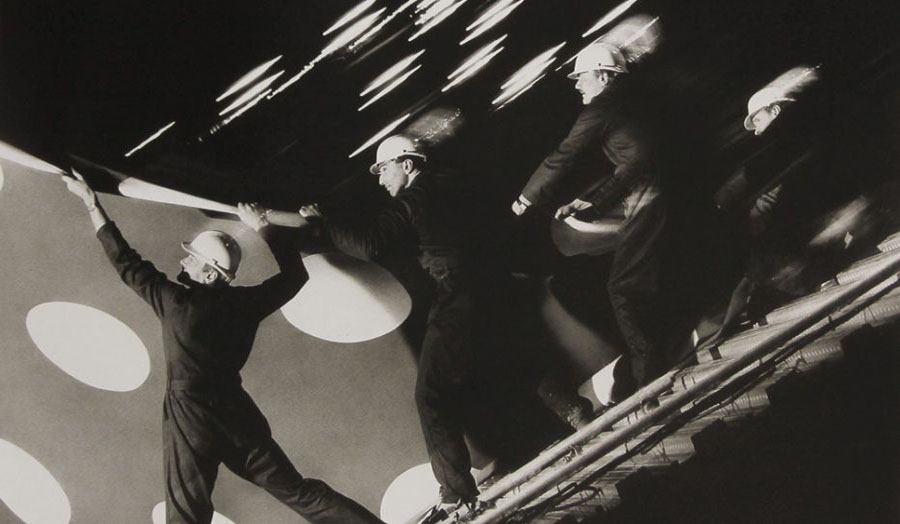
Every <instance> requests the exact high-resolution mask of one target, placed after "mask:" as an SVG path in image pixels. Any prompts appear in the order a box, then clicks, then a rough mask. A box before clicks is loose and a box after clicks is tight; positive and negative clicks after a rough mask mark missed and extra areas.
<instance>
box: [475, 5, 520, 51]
mask: <svg viewBox="0 0 900 524" xmlns="http://www.w3.org/2000/svg"><path fill="white" fill-rule="evenodd" d="M524 1H525V0H519V1H518V2H516V3H514V4H512V5H510V6H508V7H507V8H506V9H504V10H503V11H501V12H499V13H497V15H495V16H494V17H492V18H491V19H490V20H488V21H487V22H485V23H484V24H482V25H481V26H480V27H479V28H478V29H476V30H475V31H474V32H472V34H470V35H469V36H467V37H465V38H463V39H462V41H461V42H460V43H459V45H463V44H465V43H466V42H468V41H470V40H472V39H473V38H476V37H478V36H480V35H481V34H482V33H484V32H485V31H487V30H489V29H490V28H492V27H494V26H495V25H497V24H499V23H500V22H501V21H503V19H504V18H506V17H507V16H509V14H510V13H512V12H513V10H515V8H517V7H519V6H520V5H522V2H524Z"/></svg>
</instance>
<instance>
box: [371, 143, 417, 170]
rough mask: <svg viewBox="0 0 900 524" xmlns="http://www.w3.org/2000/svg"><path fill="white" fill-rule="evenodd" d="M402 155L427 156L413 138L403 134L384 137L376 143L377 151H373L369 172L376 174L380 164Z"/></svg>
mask: <svg viewBox="0 0 900 524" xmlns="http://www.w3.org/2000/svg"><path fill="white" fill-rule="evenodd" d="M402 156H416V157H419V158H421V159H422V160H425V159H426V158H427V157H426V156H425V153H423V152H422V151H421V150H420V149H419V146H418V145H416V142H415V140H413V139H411V138H409V137H407V136H404V135H393V136H389V137H387V138H385V139H384V140H383V141H382V142H381V143H380V144H378V151H377V152H376V153H375V163H374V164H372V166H371V167H369V172H370V173H372V174H373V175H377V174H378V170H379V169H380V168H381V164H383V163H385V162H388V161H391V160H396V159H398V158H400V157H402Z"/></svg>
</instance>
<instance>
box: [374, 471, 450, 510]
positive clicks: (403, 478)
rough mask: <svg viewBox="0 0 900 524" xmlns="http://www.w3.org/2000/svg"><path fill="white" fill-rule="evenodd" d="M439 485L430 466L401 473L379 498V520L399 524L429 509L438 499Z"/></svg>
mask: <svg viewBox="0 0 900 524" xmlns="http://www.w3.org/2000/svg"><path fill="white" fill-rule="evenodd" d="M439 491H440V484H438V481H437V479H435V478H434V472H432V470H431V464H419V465H418V466H414V467H412V468H410V469H408V470H406V471H404V472H403V473H401V474H400V475H399V476H398V477H397V478H395V479H394V481H393V482H391V484H390V485H389V486H388V488H387V490H385V492H384V496H383V497H382V498H381V509H380V510H379V512H380V513H381V520H383V521H385V522H387V524H400V523H403V522H407V521H409V520H412V519H413V518H414V517H416V516H419V514H420V513H422V512H423V511H425V510H427V509H428V508H430V507H431V506H432V505H433V504H434V503H435V501H436V500H437V498H438V493H439Z"/></svg>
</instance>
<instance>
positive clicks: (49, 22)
mask: <svg viewBox="0 0 900 524" xmlns="http://www.w3.org/2000/svg"><path fill="white" fill-rule="evenodd" d="M400 4H402V2H400V1H394V2H376V3H375V5H374V6H373V7H371V8H370V9H369V10H368V11H367V12H373V11H375V10H376V9H378V8H379V6H383V7H387V8H388V10H387V11H386V12H388V13H389V12H391V11H392V10H394V9H395V8H397V7H398V6H399V5H400ZM354 5H355V2H298V1H289V0H286V1H271V0H267V1H257V2H226V3H202V2H199V3H198V2H187V1H182V2H179V1H173V0H163V1H161V2H152V3H147V2H138V1H133V0H125V1H118V0H117V1H111V0H101V1H97V2H88V3H72V2H47V1H41V0H38V1H35V2H3V4H2V17H0V19H2V34H0V39H2V40H0V42H2V44H0V53H2V55H0V59H2V71H3V76H2V79H0V82H2V84H0V93H2V96H0V104H2V105H0V111H2V115H3V118H2V120H0V138H2V139H5V140H6V141H9V142H11V143H13V144H15V145H17V146H19V147H22V148H23V149H26V150H28V151H30V152H34V153H37V154H38V156H41V157H42V158H45V159H47V160H50V161H55V162H58V163H62V164H67V163H69V162H70V161H69V160H67V157H66V155H67V154H74V155H78V156H80V157H83V158H87V159H90V160H92V161H94V162H97V163H100V164H103V165H106V166H109V167H113V168H116V169H118V170H120V171H123V172H125V173H128V174H131V175H136V176H141V177H143V178H146V179H150V180H155V181H159V182H162V183H165V184H166V185H170V186H173V187H177V188H183V189H190V190H192V191H193V192H196V193H201V194H203V193H205V194H207V195H210V196H213V195H218V196H220V197H221V198H224V199H227V200H232V201H235V200H241V199H261V200H264V201H266V200H268V201H273V204H281V205H288V204H290V205H295V204H296V203H297V200H303V199H309V198H314V197H317V196H318V193H320V192H322V191H325V190H327V189H328V188H330V187H331V186H333V185H334V184H335V183H336V182H338V181H340V180H342V179H344V178H346V177H347V176H348V175H350V174H353V173H359V172H361V171H362V168H363V167H364V166H365V165H367V164H368V163H369V161H370V160H371V156H372V152H371V150H368V151H364V152H363V153H362V154H360V155H359V156H358V157H356V158H354V159H352V160H348V159H347V157H348V155H349V154H350V153H351V152H352V151H354V150H355V149H356V148H357V147H358V146H360V145H361V144H362V143H363V142H365V141H366V140H367V139H368V138H369V137H371V136H372V135H373V134H375V132H377V131H378V130H380V129H381V128H383V127H384V126H385V125H386V124H387V123H389V122H391V121H393V120H394V119H396V118H397V117H398V116H400V115H402V114H404V113H405V112H407V111H409V110H410V109H413V110H414V113H415V114H414V115H413V116H414V117H415V116H417V115H418V114H422V113H423V112H424V111H427V110H429V109H433V108H436V107H449V108H459V109H461V110H462V117H463V120H464V121H465V122H466V124H467V125H465V126H464V127H463V128H462V129H461V130H460V132H459V133H458V135H457V139H456V140H454V141H451V143H450V144H445V147H442V148H441V149H443V150H445V151H447V153H448V156H450V155H452V156H453V157H454V158H453V159H452V162H453V163H456V164H461V165H460V166H459V167H462V168H466V169H475V170H482V171H484V172H486V173H490V175H489V176H490V177H491V178H490V181H491V182H494V183H495V184H494V185H497V186H499V187H501V188H503V189H504V190H505V187H506V185H513V186H515V185H516V184H519V183H521V181H522V180H523V178H524V177H525V176H527V172H528V170H529V169H530V168H531V166H533V165H534V164H535V163H536V161H537V160H539V159H540V156H541V154H542V152H543V151H546V150H547V149H548V148H549V147H552V144H553V142H554V141H555V140H557V139H558V137H559V136H560V134H561V133H562V132H563V130H564V129H565V127H566V126H567V125H568V123H569V122H570V121H571V118H572V115H573V114H574V111H576V110H577V104H576V100H577V98H576V97H575V95H574V92H573V91H572V90H571V88H570V87H569V85H568V82H569V81H568V80H566V79H565V78H564V76H563V72H554V71H553V68H551V69H550V74H549V75H548V77H546V78H545V79H544V80H542V81H541V82H539V83H538V84H537V85H536V87H535V88H534V89H533V90H532V91H531V92H529V93H528V94H526V95H523V96H522V97H520V98H519V99H517V100H516V101H515V102H514V103H513V104H511V105H510V106H508V107H505V108H504V109H502V110H500V111H496V112H494V111H491V107H492V106H491V104H490V101H491V100H493V99H494V98H495V97H496V96H497V94H498V93H499V91H500V85H501V84H502V83H503V82H504V81H505V80H506V79H507V78H508V77H509V76H510V75H511V74H512V73H513V72H515V71H516V70H517V69H518V68H519V67H521V66H522V65H523V64H525V63H526V62H527V61H528V60H530V59H531V58H533V57H534V56H536V55H537V54H539V53H541V52H542V51H544V50H546V49H548V48H550V47H553V46H555V45H557V44H559V43H561V42H564V41H565V42H566V45H565V47H563V48H562V50H561V51H560V52H559V53H557V56H558V57H559V59H558V60H557V63H556V64H554V66H553V67H556V66H557V64H559V63H560V61H561V60H564V59H566V58H568V57H569V56H571V55H572V54H574V53H575V52H576V51H578V50H579V49H580V48H581V47H582V46H583V45H584V39H583V38H581V34H582V33H583V32H584V31H585V30H586V29H587V28H588V27H590V26H591V25H593V23H594V22H595V21H597V20H598V19H599V18H600V17H601V16H603V14H605V13H606V12H607V11H608V10H609V9H610V8H612V7H613V6H614V4H613V3H611V2H585V1H576V0H560V1H554V2H535V1H530V2H524V4H523V5H521V6H520V7H519V8H517V9H516V10H515V11H513V12H512V14H511V15H510V16H509V17H508V18H506V19H505V20H503V21H502V22H501V23H500V24H498V25H497V26H496V27H494V28H492V29H491V30H490V31H488V32H486V33H485V34H483V35H481V36H480V37H478V38H477V39H475V40H474V41H472V42H469V43H467V44H465V45H464V46H461V45H458V42H459V41H460V40H461V37H462V36H463V35H465V34H466V32H465V28H466V26H467V25H468V24H470V23H471V22H472V21H473V20H474V19H475V18H476V17H477V16H478V15H479V14H481V13H482V12H484V11H485V9H486V7H487V6H489V5H490V3H489V2H474V1H470V2H465V3H463V4H462V6H461V7H460V8H459V10H457V11H456V12H455V13H454V14H453V15H452V16H450V17H449V18H447V19H446V20H445V21H444V22H443V23H441V24H440V25H438V26H437V27H436V28H435V29H433V30H432V31H430V32H429V33H427V34H425V35H424V36H422V37H421V38H418V39H416V40H414V41H413V42H408V41H407V39H408V38H409V36H410V35H412V33H413V32H414V31H415V29H416V28H415V27H413V24H412V23H411V22H412V21H413V17H412V15H411V13H412V10H408V11H406V12H404V13H401V15H400V16H398V17H397V18H396V19H394V20H392V21H391V22H390V23H389V24H387V25H386V26H385V27H384V28H383V29H382V30H381V31H380V32H379V33H377V34H376V35H375V36H374V37H373V38H371V39H370V40H369V41H367V42H366V43H365V44H363V45H361V46H359V47H357V48H355V49H354V50H352V51H351V50H348V49H347V46H345V47H343V48H341V49H338V50H337V51H336V52H335V53H333V54H331V55H329V56H328V57H326V58H325V59H324V60H321V61H319V62H318V63H317V65H316V67H315V68H313V70H312V71H311V72H310V73H309V74H308V75H306V76H304V77H303V78H302V79H300V80H299V81H298V82H297V83H296V84H294V85H293V86H291V87H290V88H288V90H286V91H285V92H284V93H283V94H282V95H280V96H278V97H276V98H274V99H272V100H264V102H263V103H260V104H259V105H257V106H256V107H255V108H254V109H252V110H251V111H249V112H248V113H247V114H246V115H244V116H243V117H241V118H240V119H238V120H236V121H235V122H234V123H232V124H231V125H229V126H227V127H224V128H222V129H221V130H219V131H218V132H217V133H215V134H213V135H210V133H209V130H210V129H211V128H212V127H213V126H214V125H215V124H216V123H217V122H218V121H219V119H220V118H219V117H218V116H217V114H216V113H217V112H218V110H219V109H220V108H221V107H222V106H221V104H217V103H216V102H215V98H216V97H217V96H218V95H219V94H220V93H222V92H223V91H224V89H225V88H226V87H227V86H228V85H230V84H231V83H232V82H234V81H235V80H236V79H237V78H238V77H240V76H241V75H242V74H244V73H245V72H246V71H248V70H250V69H252V68H253V67H254V66H256V65H257V64H260V63H262V62H264V61H266V60H269V59H270V58H273V57H275V56H278V55H283V58H282V60H281V61H280V63H279V64H277V66H275V67H273V69H272V70H271V71H275V70H278V69H285V74H284V75H283V76H282V77H281V78H280V80H279V81H280V82H283V81H284V80H285V79H287V78H288V77H289V76H292V75H293V74H294V73H296V72H298V71H300V70H301V69H302V68H303V66H304V65H305V64H307V63H309V62H311V61H312V60H313V59H314V58H315V57H316V56H317V55H318V54H319V52H320V51H321V50H322V49H323V48H324V47H325V45H326V44H327V43H328V42H329V41H330V39H331V38H332V37H333V36H334V35H335V34H336V33H334V34H331V35H329V36H327V37H324V36H322V32H323V31H324V29H325V28H327V27H328V26H330V25H331V24H332V23H333V22H335V21H336V20H337V19H338V18H339V17H340V16H341V15H342V14H343V13H344V12H346V11H347V10H348V9H350V8H351V7H353V6H354ZM631 11H632V12H643V13H649V14H651V15H659V16H660V17H661V18H660V19H661V22H660V26H661V27H662V30H663V34H664V37H665V39H666V40H665V44H664V45H663V46H662V47H661V48H660V52H659V53H658V55H659V56H658V57H657V58H656V62H655V64H654V67H655V68H656V72H655V73H654V74H655V75H657V77H658V83H659V84H660V87H661V89H660V91H661V92H662V90H663V89H667V90H670V91H672V92H676V91H677V90H678V89H682V91H684V92H687V91H688V88H689V89H690V90H691V92H692V95H693V98H692V99H691V100H692V101H690V102H688V101H687V98H685V99H683V100H681V101H677V98H674V97H673V100H676V103H678V104H681V105H691V104H696V105H697V106H698V107H694V108H688V109H694V110H695V111H694V112H693V115H694V116H693V118H696V119H697V124H698V125H700V124H702V125H704V126H710V125H713V126H718V128H719V130H720V131H722V132H723V133H724V132H728V131H729V130H730V132H731V133H735V132H738V131H736V130H735V127H736V126H737V129H739V123H740V116H741V113H742V112H743V108H744V103H745V101H746V99H747V98H748V96H749V94H751V93H752V92H753V91H754V90H756V89H758V88H759V87H761V86H762V85H764V84H765V83H766V82H768V81H769V80H771V79H772V78H773V77H774V76H775V75H777V74H778V73H780V72H781V71H783V70H785V69H787V68H789V67H791V66H793V65H796V64H798V63H806V64H814V63H822V64H823V65H824V67H825V71H827V74H828V76H829V77H831V78H832V79H834V81H835V82H834V85H835V87H836V88H837V89H840V90H844V91H846V90H848V89H849V90H850V91H854V83H855V82H860V84H856V87H858V88H859V90H862V91H865V90H869V91H871V90H873V89H874V90H881V91H882V92H884V90H885V88H886V87H887V86H886V84H888V83H890V82H888V80H896V54H897V49H896V39H895V38H894V35H896V33H897V31H896V29H897V27H896V26H897V23H896V20H897V19H898V18H897V16H896V15H897V9H896V3H894V2H880V3H878V2H866V3H863V4H860V5H844V6H841V5H839V3H836V2H831V1H818V2H800V1H793V2H780V1H778V2H775V1H763V2H753V3H748V2H712V1H708V0H695V1H691V2H664V1H659V0H644V1H641V2H638V3H637V4H636V5H635V6H633V7H632V8H631ZM503 34H508V35H509V36H508V38H507V40H506V41H504V42H503V45H504V47H505V49H504V51H503V52H502V53H500V54H499V55H498V56H497V57H496V58H495V59H494V60H493V61H492V62H491V63H489V64H488V65H487V66H486V67H485V68H484V69H482V70H481V71H480V72H479V73H478V74H477V75H476V76H474V77H473V78H471V79H469V80H468V81H467V82H466V83H464V84H462V85H460V86H457V87H456V88H454V89H452V90H450V91H449V92H447V93H440V91H439V90H440V88H441V87H442V86H443V85H445V84H446V83H447V80H446V76H447V75H448V74H449V73H450V72H451V71H452V70H454V69H455V68H456V67H457V66H458V65H459V64H460V63H462V62H463V61H464V60H465V59H466V58H467V57H468V56H469V55H470V54H471V53H472V52H473V51H474V50H476V49H478V48H479V47H481V46H482V45H484V44H486V43H488V42H490V41H492V40H494V39H495V38H497V37H499V36H500V35H503ZM420 49H425V50H426V53H425V55H424V56H423V57H422V59H421V63H422V64H423V67H422V68H421V70H419V71H417V72H416V73H415V74H414V75H413V76H412V77H411V78H410V80H409V81H408V82H405V83H404V84H403V85H401V86H400V87H399V88H398V89H395V90H394V91H393V92H391V93H390V94H388V95H387V96H386V97H384V98H382V99H381V100H379V101H378V102H376V103H374V104H373V105H372V106H371V107H369V108H367V109H366V110H364V111H357V107H359V106H360V105H361V103H362V101H364V100H365V98H361V97H360V96H359V93H360V92H361V91H362V89H363V88H364V87H365V86H366V85H367V84H368V83H369V82H371V81H372V80H373V79H374V78H375V77H376V76H377V75H378V74H379V73H381V72H382V71H383V70H385V69H386V68H387V67H389V66H390V65H392V64H394V63H395V62H397V61H398V60H399V59H401V58H403V57H405V56H407V55H409V54H411V53H414V52H416V51H418V50H420ZM879 64H880V65H879ZM885 66H887V67H885ZM885 69H886V70H885ZM878 75H882V76H881V78H879V79H877V80H873V77H877V76H878ZM275 85H277V83H276V84H275ZM670 88H671V89H670ZM859 90H857V91H859ZM701 105H702V107H700V106H701ZM684 114H687V115H690V114H691V113H690V112H689V111H684ZM688 118H691V117H688ZM172 121H175V122H176V125H175V126H173V127H172V128H171V129H170V130H169V131H167V132H166V133H165V134H164V135H163V136H162V137H160V138H159V139H158V140H156V141H155V142H152V143H151V144H150V145H148V146H147V147H146V148H144V149H142V150H140V151H138V152H137V153H136V154H134V155H133V156H132V157H130V158H127V159H126V158H125V157H124V153H125V152H127V151H129V150H130V149H131V148H133V147H134V146H135V145H137V144H138V143H140V142H141V141H143V140H144V139H145V138H146V137H148V136H149V135H150V134H152V133H153V132H154V131H156V130H157V129H160V128H161V127H163V126H164V125H166V124H167V123H169V122H172ZM199 139H202V142H201V141H200V140H199ZM215 182H220V183H219V184H216V183H215ZM217 186H218V187H217Z"/></svg>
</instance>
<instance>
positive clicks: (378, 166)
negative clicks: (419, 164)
mask: <svg viewBox="0 0 900 524" xmlns="http://www.w3.org/2000/svg"><path fill="white" fill-rule="evenodd" d="M406 156H414V157H417V158H421V159H422V160H423V161H426V160H428V157H426V156H425V155H423V154H422V153H414V152H410V153H403V154H402V155H400V156H395V157H394V158H387V159H384V160H382V161H381V162H375V163H374V164H372V165H371V166H369V173H372V174H373V175H377V174H378V170H380V169H381V166H382V164H384V163H386V162H390V161H391V160H397V159H398V158H402V157H406Z"/></svg>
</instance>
